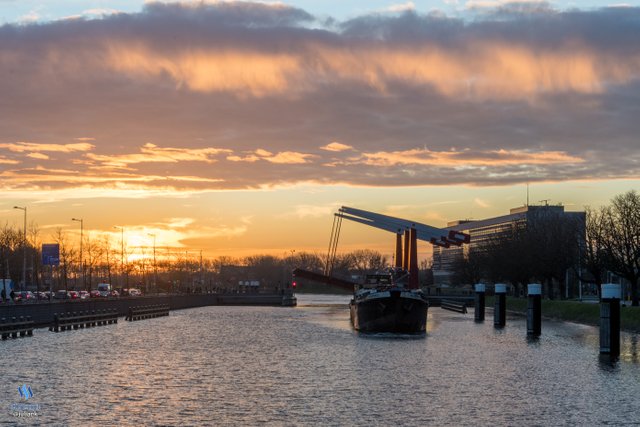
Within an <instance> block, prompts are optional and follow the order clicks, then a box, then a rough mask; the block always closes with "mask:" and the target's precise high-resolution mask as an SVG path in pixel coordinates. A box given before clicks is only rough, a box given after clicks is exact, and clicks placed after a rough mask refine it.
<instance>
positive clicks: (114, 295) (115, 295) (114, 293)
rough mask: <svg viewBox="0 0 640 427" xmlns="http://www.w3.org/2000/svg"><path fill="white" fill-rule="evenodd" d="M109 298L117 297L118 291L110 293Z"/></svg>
mask: <svg viewBox="0 0 640 427" xmlns="http://www.w3.org/2000/svg"><path fill="white" fill-rule="evenodd" d="M109 296H111V297H119V296H120V293H118V291H116V290H115V289H114V290H112V291H111V293H110V294H109Z"/></svg>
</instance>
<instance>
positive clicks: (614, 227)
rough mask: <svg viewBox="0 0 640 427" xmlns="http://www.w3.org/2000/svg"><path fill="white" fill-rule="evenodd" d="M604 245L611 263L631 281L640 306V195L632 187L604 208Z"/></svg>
mask: <svg viewBox="0 0 640 427" xmlns="http://www.w3.org/2000/svg"><path fill="white" fill-rule="evenodd" d="M604 215H605V218H604V221H605V235H604V246H605V251H606V256H607V267H608V269H609V270H611V271H612V272H614V273H615V274H617V275H619V276H621V277H623V278H625V279H626V280H628V281H629V283H630V284H631V299H632V303H631V305H633V306H638V280H639V279H640V195H638V193H636V192H635V191H629V192H627V193H625V194H622V195H618V196H616V197H614V199H613V200H612V203H611V206H610V207H607V208H605V210H604Z"/></svg>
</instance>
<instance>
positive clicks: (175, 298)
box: [0, 293, 292, 326]
mask: <svg viewBox="0 0 640 427" xmlns="http://www.w3.org/2000/svg"><path fill="white" fill-rule="evenodd" d="M291 295H292V294H291V293H285V294H282V293H268V294H267V293H265V294H263V293H256V294H242V293H217V294H214V293H210V294H186V295H182V294H181V295H150V296H140V297H117V298H93V299H86V300H52V301H38V302H33V303H32V302H28V303H18V304H11V303H7V302H5V303H1V304H0V319H1V318H5V319H7V320H9V319H11V318H12V317H16V318H19V317H20V316H31V318H32V320H33V321H34V322H35V324H36V325H37V326H46V325H49V324H50V323H52V322H53V316H54V314H55V313H66V312H74V311H75V312H79V311H93V310H107V309H108V310H112V309H116V310H117V311H118V316H126V315H127V313H128V311H129V307H136V306H142V305H155V304H168V305H169V309H170V310H181V309H185V308H193V307H204V306H209V305H262V306H281V305H283V298H284V297H287V296H289V297H290V296H291Z"/></svg>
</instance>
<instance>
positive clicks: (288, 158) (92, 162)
mask: <svg viewBox="0 0 640 427" xmlns="http://www.w3.org/2000/svg"><path fill="white" fill-rule="evenodd" d="M460 4H462V2H460ZM466 6H467V7H471V8H472V9H474V10H476V11H477V12H474V13H475V14H474V15H473V19H467V20H465V19H462V18H459V17H450V16H445V15H443V14H428V15H423V14H420V13H417V12H415V11H404V12H400V13H393V14H385V13H381V14H380V13H379V14H371V15H363V16H359V17H355V18H354V19H350V20H347V21H343V22H338V21H336V20H331V19H329V20H325V19H317V18H316V17H314V16H312V15H310V14H309V13H308V12H306V11H304V10H301V9H297V8H293V7H290V6H286V5H283V4H263V3H246V2H189V3H155V2H154V3H148V4H146V6H145V7H144V9H143V10H142V11H141V12H139V13H114V14H105V15H103V16H102V17H100V18H98V19H73V20H62V21H57V22H49V23H41V24H39V25H24V24H21V25H5V26H2V27H0V92H1V93H2V94H3V101H4V102H3V103H0V117H2V120H1V121H0V135H2V137H1V138H2V140H1V141H0V150H1V151H0V165H1V167H0V191H4V192H14V193H15V192H24V191H33V192H34V194H36V192H38V193H37V194H44V193H39V192H45V191H49V192H53V191H60V192H65V191H66V193H65V194H72V193H73V192H74V191H77V193H78V194H85V193H84V191H85V190H86V191H89V190H94V191H96V194H111V195H113V194H124V193H125V192H127V191H129V192H131V194H135V195H136V196H139V195H140V194H142V193H143V192H144V191H148V192H149V193H150V194H160V193H161V194H166V193H173V194H176V195H179V194H181V192H200V191H211V190H230V189H259V188H280V187H286V186H294V185H298V184H300V183H313V184H316V185H350V186H421V185H450V184H465V185H478V186H484V185H511V184H514V183H520V182H544V181H567V180H593V179H606V180H608V179H622V178H638V177H640V168H639V166H638V165H639V164H640V153H639V152H638V150H637V137H636V135H638V134H639V133H640V122H639V121H638V120H637V117H638V116H639V115H640V109H639V107H638V105H637V102H636V100H637V99H638V97H639V96H640V45H638V43H637V40H638V37H640V19H639V18H640V8H634V7H627V8H602V9H597V10H579V9H572V10H568V11H560V10H556V9H553V8H552V7H551V6H550V5H549V4H548V3H545V2H518V3H513V2H501V1H500V2H498V1H494V2H491V3H488V2H483V3H480V2H478V1H476V2H467V3H466ZM465 13H466V12H465ZM465 16H466V15H465ZM328 141H331V142H329V143H328ZM341 141H343V142H341ZM344 141H346V142H348V145H347V144H346V143H345V142H344ZM52 197H53V195H52ZM232 228H233V227H232Z"/></svg>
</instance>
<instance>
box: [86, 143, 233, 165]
mask: <svg viewBox="0 0 640 427" xmlns="http://www.w3.org/2000/svg"><path fill="white" fill-rule="evenodd" d="M230 152H231V150H227V149H222V148H171V147H169V148H161V147H158V146H156V145H154V144H150V143H147V144H145V145H144V146H143V147H141V148H140V153H135V154H121V155H105V154H94V153H89V154H87V155H86V157H87V158H88V159H90V160H94V161H97V162H100V163H102V164H103V165H106V166H111V167H116V168H126V167H127V166H129V165H131V164H138V163H177V162H180V161H192V162H205V163H214V162H216V161H217V160H216V159H214V158H212V156H216V155H218V154H225V153H230Z"/></svg>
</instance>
